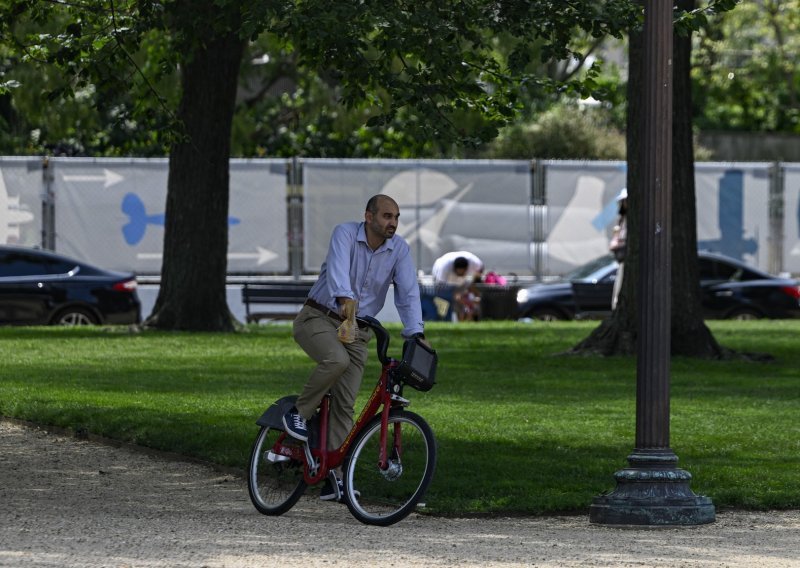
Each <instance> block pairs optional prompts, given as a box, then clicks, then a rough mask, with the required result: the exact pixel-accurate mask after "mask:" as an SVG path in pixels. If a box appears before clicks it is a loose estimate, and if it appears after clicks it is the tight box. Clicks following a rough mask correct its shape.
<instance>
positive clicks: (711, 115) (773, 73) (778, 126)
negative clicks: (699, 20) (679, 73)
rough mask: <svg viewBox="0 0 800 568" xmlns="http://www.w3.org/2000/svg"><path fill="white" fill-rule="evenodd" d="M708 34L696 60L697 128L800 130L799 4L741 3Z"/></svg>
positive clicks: (710, 23)
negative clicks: (798, 69) (799, 69)
mask: <svg viewBox="0 0 800 568" xmlns="http://www.w3.org/2000/svg"><path fill="white" fill-rule="evenodd" d="M703 32H704V33H703V34H701V35H700V36H699V37H700V39H699V44H698V45H697V46H696V48H695V49H694V56H693V58H694V69H693V72H692V81H693V84H694V87H693V97H694V102H695V105H696V106H697V107H698V108H699V109H702V110H701V112H700V113H699V116H698V120H697V122H696V124H697V126H698V127H700V128H701V129H704V130H743V131H766V132H790V133H797V132H800V95H799V94H798V93H799V92H800V73H798V71H797V66H796V64H795V54H796V53H797V52H798V49H800V2H798V1H797V0H789V1H777V0H766V1H763V2H741V3H740V4H738V5H737V7H736V9H734V10H732V11H731V12H729V13H726V14H724V15H723V16H717V17H713V18H708V20H707V21H706V22H705V26H704V28H703Z"/></svg>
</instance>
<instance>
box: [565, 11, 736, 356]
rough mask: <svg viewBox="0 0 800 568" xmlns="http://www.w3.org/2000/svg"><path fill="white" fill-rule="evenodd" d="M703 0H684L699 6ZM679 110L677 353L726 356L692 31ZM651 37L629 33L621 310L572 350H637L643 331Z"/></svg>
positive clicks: (675, 150) (679, 61)
mask: <svg viewBox="0 0 800 568" xmlns="http://www.w3.org/2000/svg"><path fill="white" fill-rule="evenodd" d="M694 2H695V0H679V2H678V7H679V8H682V9H685V10H691V9H693V8H694ZM673 49H674V51H673V114H672V122H673V125H672V128H673V135H672V160H673V176H672V183H673V187H672V192H673V193H672V223H673V230H672V278H671V280H672V289H671V294H672V320H671V324H672V325H671V341H672V343H671V353H672V354H673V355H686V356H690V357H702V358H720V357H722V356H724V355H725V354H726V353H727V352H726V351H725V350H724V349H722V348H721V347H720V346H719V345H718V344H717V342H716V340H715V339H714V337H713V335H712V334H711V331H710V330H709V329H708V327H706V325H705V322H704V321H703V311H702V306H701V293H700V286H699V277H698V267H697V219H696V209H695V186H694V149H693V138H692V97H691V83H690V77H689V73H690V70H691V36H688V37H680V36H679V35H675V36H674V37H673ZM643 51H644V41H643V37H642V32H641V30H634V31H631V33H630V35H629V52H628V57H629V65H628V91H627V97H628V108H627V124H628V128H627V135H626V144H627V148H628V152H627V159H628V172H627V184H628V217H627V222H628V241H627V252H626V260H625V277H624V280H623V282H622V290H621V292H620V297H619V303H618V304H617V309H616V310H615V311H614V313H612V314H611V316H610V317H608V318H606V319H605V320H604V321H603V322H602V323H601V324H600V325H599V326H598V327H597V328H595V329H594V330H593V331H592V333H591V334H590V335H589V336H588V337H587V338H586V339H584V340H583V341H581V342H580V343H579V344H578V345H576V346H575V347H573V348H572V349H571V350H570V353H575V354H598V355H633V354H635V353H636V340H637V335H638V320H637V299H636V283H637V282H638V280H639V237H638V235H639V223H640V219H639V211H640V203H641V189H640V187H639V180H640V179H641V175H640V172H641V167H642V158H641V153H640V151H641V144H640V140H641V128H642V125H643V122H644V121H643V117H642V107H643V104H642V95H643V90H642V77H643V76H644V69H643Z"/></svg>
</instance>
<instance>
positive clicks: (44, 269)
mask: <svg viewBox="0 0 800 568" xmlns="http://www.w3.org/2000/svg"><path fill="white" fill-rule="evenodd" d="M49 264H50V262H49V259H47V258H45V257H40V256H36V255H32V254H26V253H24V252H8V253H0V277H9V276H41V275H44V274H49V273H50V270H49Z"/></svg>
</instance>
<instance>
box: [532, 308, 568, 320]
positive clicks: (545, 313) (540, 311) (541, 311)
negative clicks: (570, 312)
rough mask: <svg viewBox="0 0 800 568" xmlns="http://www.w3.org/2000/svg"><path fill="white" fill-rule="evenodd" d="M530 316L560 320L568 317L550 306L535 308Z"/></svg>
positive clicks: (538, 318)
mask: <svg viewBox="0 0 800 568" xmlns="http://www.w3.org/2000/svg"><path fill="white" fill-rule="evenodd" d="M530 317H531V318H532V319H535V320H539V321H561V320H565V319H569V318H567V317H565V316H564V314H563V313H561V312H559V311H558V310H554V309H552V308H536V309H535V310H533V311H531V313H530Z"/></svg>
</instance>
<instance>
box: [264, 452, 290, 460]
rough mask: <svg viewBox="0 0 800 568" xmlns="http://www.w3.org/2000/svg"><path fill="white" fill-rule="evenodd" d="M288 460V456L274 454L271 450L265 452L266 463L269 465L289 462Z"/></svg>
mask: <svg viewBox="0 0 800 568" xmlns="http://www.w3.org/2000/svg"><path fill="white" fill-rule="evenodd" d="M289 459H290V458H289V456H283V455H281V454H276V453H275V452H273V451H272V450H270V451H268V452H267V461H268V462H270V463H280V462H285V461H289Z"/></svg>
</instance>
